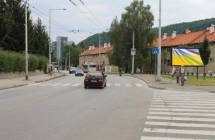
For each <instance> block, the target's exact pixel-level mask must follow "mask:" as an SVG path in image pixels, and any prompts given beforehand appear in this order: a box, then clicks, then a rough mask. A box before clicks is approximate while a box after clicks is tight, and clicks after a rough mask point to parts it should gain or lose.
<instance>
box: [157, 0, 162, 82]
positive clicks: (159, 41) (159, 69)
mask: <svg viewBox="0 0 215 140" xmlns="http://www.w3.org/2000/svg"><path fill="white" fill-rule="evenodd" d="M161 5H162V3H161V0H159V33H158V48H159V53H158V58H157V59H158V60H157V78H156V80H157V81H160V80H161V54H162V53H161V43H162V42H161V41H162V40H161V15H162V14H161V12H162V6H161Z"/></svg>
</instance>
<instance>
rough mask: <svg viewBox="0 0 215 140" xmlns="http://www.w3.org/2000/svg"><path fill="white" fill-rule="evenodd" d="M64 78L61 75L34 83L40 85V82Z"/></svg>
mask: <svg viewBox="0 0 215 140" xmlns="http://www.w3.org/2000/svg"><path fill="white" fill-rule="evenodd" d="M64 76H66V75H65V74H63V75H59V76H56V77H51V78H48V79H43V80H38V81H35V83H42V82H46V81H50V80H54V79H58V78H61V77H64Z"/></svg>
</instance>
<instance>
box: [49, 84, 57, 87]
mask: <svg viewBox="0 0 215 140" xmlns="http://www.w3.org/2000/svg"><path fill="white" fill-rule="evenodd" d="M48 85H49V86H52V87H56V86H59V85H60V83H54V84H48Z"/></svg>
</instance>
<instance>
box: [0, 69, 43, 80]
mask: <svg viewBox="0 0 215 140" xmlns="http://www.w3.org/2000/svg"><path fill="white" fill-rule="evenodd" d="M40 74H44V72H42V71H34V72H29V75H30V76H36V75H40ZM22 77H23V79H24V77H25V72H14V73H0V79H12V78H22Z"/></svg>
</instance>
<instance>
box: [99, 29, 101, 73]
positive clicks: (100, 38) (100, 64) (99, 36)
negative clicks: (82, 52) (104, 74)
mask: <svg viewBox="0 0 215 140" xmlns="http://www.w3.org/2000/svg"><path fill="white" fill-rule="evenodd" d="M100 46H101V36H100V33H99V70H100V65H101V64H100V63H101V60H100V59H101V58H100V57H101V51H100V49H101V48H100Z"/></svg>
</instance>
